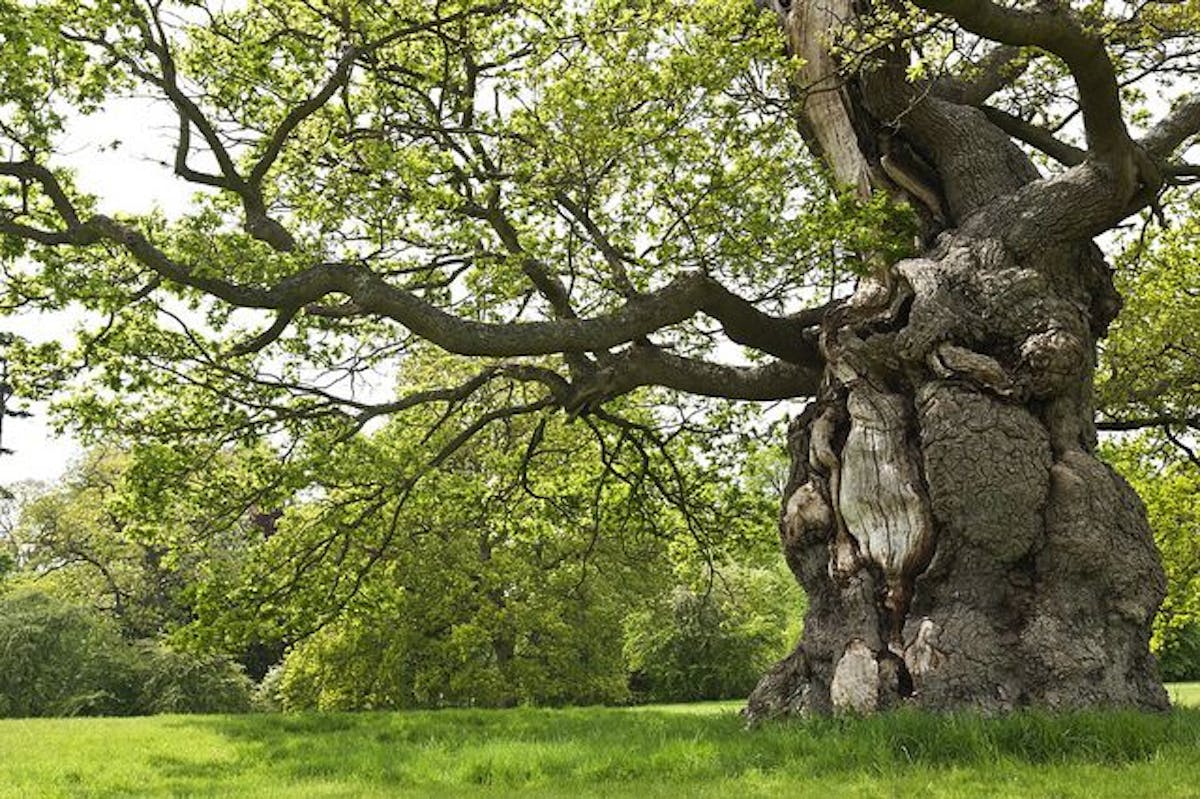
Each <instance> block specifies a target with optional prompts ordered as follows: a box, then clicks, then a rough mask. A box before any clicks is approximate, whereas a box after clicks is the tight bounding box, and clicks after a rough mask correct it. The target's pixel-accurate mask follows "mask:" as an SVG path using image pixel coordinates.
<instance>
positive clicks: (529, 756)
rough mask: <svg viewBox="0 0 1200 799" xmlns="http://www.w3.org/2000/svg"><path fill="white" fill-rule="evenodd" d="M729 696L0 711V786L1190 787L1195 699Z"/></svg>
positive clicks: (1019, 793)
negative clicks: (482, 704)
mask: <svg viewBox="0 0 1200 799" xmlns="http://www.w3.org/2000/svg"><path fill="white" fill-rule="evenodd" d="M1173 695H1174V696H1175V697H1176V698H1177V700H1179V701H1183V702H1187V701H1190V702H1193V703H1198V704H1200V684H1190V685H1180V686H1175V687H1173ZM737 707H738V704H737V703H708V704H702V705H668V706H657V707H650V708H637V709H594V708H587V709H571V710H528V709H518V710H502V711H469V710H461V711H460V710H452V711H440V712H411V713H363V714H355V715H350V714H328V715H297V716H276V715H261V716H191V717H184V716H158V717H151V718H137V719H66V720H43V719H29V720H8V721H2V722H0V796H5V797H7V796H12V797H38V796H146V795H152V796H159V795H179V796H214V797H216V796H220V797H226V796H229V797H242V796H276V797H292V796H345V797H359V796H431V797H432V796H439V797H440V796H521V797H526V796H535V797H536V796H568V797H572V798H574V797H584V796H636V797H655V796H662V797H667V796H670V797H677V796H687V797H691V796H711V797H726V796H736V797H738V799H742V797H753V796H813V797H826V796H853V797H872V796H878V797H891V796H964V797H976V796H988V797H1022V799H1023V798H1024V797H1043V796H1061V797H1076V796H1077V797H1087V798H1088V799H1097V798H1098V797H1122V798H1124V797H1139V796H1146V797H1156V798H1157V797H1188V796H1190V797H1198V796H1200V709H1196V708H1181V709H1177V710H1175V711H1173V712H1172V713H1170V714H1163V715H1138V714H1105V715H1097V714H1089V715H1078V716H1070V717H1047V716H1043V715H1034V714H1026V715H1019V716H1015V717H1012V718H1006V719H994V720H983V719H978V718H974V717H929V716H920V715H916V714H899V715H891V716H887V717H879V718H870V719H858V720H850V719H842V720H830V719H817V720H809V721H803V722H796V723H792V724H787V725H777V726H769V727H767V728H764V729H760V730H756V731H746V730H744V729H743V727H742V725H741V722H740V720H739V718H738V717H737V715H736V709H737Z"/></svg>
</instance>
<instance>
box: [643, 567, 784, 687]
mask: <svg viewBox="0 0 1200 799" xmlns="http://www.w3.org/2000/svg"><path fill="white" fill-rule="evenodd" d="M802 615H803V595H802V594H801V593H800V591H799V590H798V589H797V588H796V584H795V580H794V578H793V577H792V576H791V575H790V574H786V573H785V570H774V571H772V570H766V569H754V568H748V567H734V568H731V569H728V570H726V571H723V572H722V573H721V574H720V575H719V579H717V580H715V581H714V582H712V583H711V584H710V585H709V586H706V587H703V588H698V589H697V588H692V587H688V586H677V587H675V588H674V589H673V590H672V591H670V592H669V593H667V594H664V595H663V596H661V597H660V598H658V599H657V601H656V602H654V603H653V604H652V605H651V607H649V608H647V609H646V610H639V611H635V612H633V613H631V614H630V615H629V616H627V617H626V619H625V641H624V651H625V657H626V660H627V662H628V667H629V669H630V671H631V672H632V676H631V680H632V683H633V686H634V690H635V691H636V692H637V694H638V698H639V699H642V700H650V701H655V702H690V701H696V700H702V699H725V698H731V697H742V696H746V695H747V694H749V692H750V691H751V690H752V689H753V688H754V685H755V684H756V683H757V682H758V679H759V678H760V677H761V676H762V675H763V673H764V672H765V671H766V669H767V668H768V667H769V666H770V665H771V664H773V663H774V662H775V661H776V660H778V659H779V658H780V657H781V656H782V655H783V654H785V653H786V652H787V649H788V646H789V645H793V644H794V643H795V638H796V634H797V633H798V629H797V627H796V625H795V622H796V621H797V620H798V619H800V618H801V617H802Z"/></svg>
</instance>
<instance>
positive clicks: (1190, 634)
mask: <svg viewBox="0 0 1200 799" xmlns="http://www.w3.org/2000/svg"><path fill="white" fill-rule="evenodd" d="M1155 638H1156V639H1158V640H1157V644H1158V646H1157V651H1156V652H1155V654H1156V655H1157V656H1158V666H1159V669H1160V670H1161V671H1162V677H1163V679H1164V680H1166V681H1167V682H1191V681H1194V680H1200V622H1198V621H1196V620H1195V619H1188V620H1187V621H1186V622H1184V623H1182V624H1172V625H1162V628H1161V629H1160V630H1158V631H1157V634H1156V636H1155Z"/></svg>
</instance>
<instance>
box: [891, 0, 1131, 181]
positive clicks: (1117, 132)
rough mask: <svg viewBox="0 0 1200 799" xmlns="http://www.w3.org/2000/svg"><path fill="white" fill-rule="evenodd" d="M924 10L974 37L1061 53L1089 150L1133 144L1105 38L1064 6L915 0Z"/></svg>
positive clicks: (1113, 151)
mask: <svg viewBox="0 0 1200 799" xmlns="http://www.w3.org/2000/svg"><path fill="white" fill-rule="evenodd" d="M915 2H916V5H917V6H919V7H921V8H923V9H925V10H926V11H933V12H935V13H940V14H946V15H948V16H950V17H952V18H954V19H955V20H957V22H958V23H959V24H960V25H962V27H963V28H964V29H966V30H968V31H970V32H971V33H974V34H976V35H978V36H983V37H985V38H988V39H991V40H993V41H996V42H1000V43H1002V44H1007V45H1012V46H1016V47H1038V48H1040V49H1042V50H1045V51H1047V52H1049V53H1052V54H1054V55H1056V56H1058V57H1059V58H1061V59H1062V60H1063V61H1064V62H1065V63H1066V65H1067V68H1068V69H1069V70H1070V71H1071V75H1072V76H1073V77H1074V79H1075V85H1076V87H1077V88H1078V90H1079V108H1080V111H1081V113H1082V114H1083V125H1084V129H1085V131H1086V133H1087V139H1088V148H1089V150H1090V151H1091V152H1092V153H1093V154H1095V155H1097V156H1099V157H1101V158H1105V159H1116V158H1119V157H1122V156H1124V155H1125V154H1126V153H1127V152H1128V151H1129V149H1130V147H1131V139H1130V137H1129V132H1128V130H1127V129H1126V128H1125V122H1124V119H1123V116H1122V109H1121V96H1120V89H1119V87H1118V84H1117V78H1116V72H1115V70H1114V69H1113V65H1112V61H1111V60H1110V59H1109V57H1108V51H1107V49H1106V48H1105V46H1104V38H1103V37H1102V36H1101V35H1100V34H1099V33H1097V32H1093V31H1091V30H1088V29H1087V28H1085V27H1084V26H1083V25H1082V24H1080V22H1079V20H1078V19H1076V18H1075V15H1074V14H1073V13H1072V12H1071V10H1070V9H1069V8H1067V7H1066V6H1065V4H1063V5H1059V4H1054V5H1052V6H1042V7H1041V8H1043V9H1044V10H1040V11H1024V10H1018V9H1015V8H1007V7H1004V6H1000V5H997V4H995V3H993V2H990V0H915Z"/></svg>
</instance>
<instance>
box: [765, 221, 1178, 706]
mask: <svg viewBox="0 0 1200 799" xmlns="http://www.w3.org/2000/svg"><path fill="white" fill-rule="evenodd" d="M1114 306H1115V302H1114V301H1112V294H1111V284H1110V283H1108V280H1107V273H1106V271H1105V270H1104V264H1103V261H1102V260H1101V259H1100V258H1099V255H1098V253H1097V252H1096V251H1095V248H1094V247H1091V246H1090V245H1080V246H1077V247H1062V248H1059V249H1048V250H1047V251H1046V252H1044V253H1040V254H1038V256H1036V257H1035V258H1033V259H1031V260H1028V261H1025V262H1017V261H1016V260H1015V259H1014V258H1012V257H1011V256H1010V255H1009V254H1008V253H1007V252H1005V250H1004V248H1002V247H998V246H996V244H995V243H994V242H992V241H967V240H960V241H958V242H954V241H947V242H943V245H942V247H941V248H940V249H939V250H938V251H936V252H933V253H931V254H930V256H929V257H926V258H921V259H913V260H910V261H902V262H901V263H899V264H897V266H896V268H895V269H894V272H893V275H892V279H891V285H890V287H888V288H886V289H885V288H884V287H882V286H879V285H871V284H866V285H864V287H863V288H860V291H859V292H857V293H856V296H855V297H854V298H852V299H851V300H850V301H849V302H848V303H847V311H846V312H845V315H844V317H843V318H842V319H840V320H837V321H835V323H834V324H831V325H830V326H829V327H828V328H827V329H826V330H825V331H824V332H823V338H822V347H823V349H824V350H825V352H826V355H827V357H828V360H829V363H830V366H829V369H828V372H827V378H826V382H825V389H824V391H823V394H822V396H821V398H820V399H819V400H818V402H816V403H814V404H813V405H811V406H810V407H809V408H808V409H806V411H805V413H804V414H803V415H802V416H801V417H800V418H799V419H797V420H796V423H795V424H794V425H793V428H792V430H791V431H790V432H789V446H790V448H791V453H792V475H791V480H790V484H789V487H788V491H787V499H786V502H785V507H784V509H783V515H782V521H781V538H782V543H783V550H784V554H785V556H786V558H787V561H788V564H789V566H790V567H791V569H792V571H793V573H794V574H795V575H796V577H797V579H798V580H799V582H800V583H801V585H802V586H803V587H804V589H805V591H806V593H807V594H808V597H809V610H808V615H807V617H806V619H805V630H804V636H803V640H802V641H801V642H800V644H799V646H798V648H797V649H796V651H795V652H794V653H793V654H792V655H790V656H789V657H787V658H785V659H784V660H783V661H781V662H780V663H779V664H778V665H777V666H776V667H775V668H774V669H773V670H772V671H771V672H770V673H769V674H767V675H766V676H765V677H764V678H763V679H762V681H761V683H760V684H759V686H758V688H757V689H756V690H755V691H754V693H753V694H752V696H751V697H750V702H749V705H748V707H747V710H746V714H747V716H748V718H749V719H750V720H751V721H759V720H762V719H765V718H770V717H774V716H779V715H787V714H794V713H830V712H836V711H841V710H844V711H852V712H857V713H869V712H874V711H877V710H886V709H889V708H892V707H898V706H912V707H919V708H924V709H929V710H936V711H952V710H963V709H970V710H974V711H979V712H984V713H1004V712H1008V711H1012V710H1015V709H1018V708H1023V707H1042V708H1048V709H1053V710H1067V709H1081V708H1101V707H1105V708H1110V707H1130V708H1139V709H1146V710H1163V709H1166V708H1167V707H1168V701H1167V696H1166V692H1165V691H1164V689H1163V687H1162V684H1161V681H1160V679H1159V676H1158V669H1157V666H1156V664H1155V661H1154V658H1153V656H1152V655H1151V654H1150V651H1149V640H1150V625H1151V621H1152V619H1153V617H1154V613H1155V612H1156V610H1157V608H1158V605H1159V603H1160V602H1161V600H1162V597H1163V595H1164V593H1165V590H1166V579H1165V575H1164V573H1163V570H1162V566H1161V564H1160V561H1159V558H1158V553H1157V551H1156V550H1155V546H1154V541H1153V538H1152V536H1151V533H1150V529H1149V525H1148V524H1147V521H1146V514H1145V509H1144V508H1143V506H1142V504H1141V501H1140V500H1139V499H1138V497H1137V495H1136V494H1135V493H1134V491H1133V489H1132V488H1131V487H1130V486H1129V485H1128V484H1127V483H1126V482H1125V481H1124V480H1123V479H1122V478H1121V477H1120V476H1119V475H1117V474H1116V473H1115V472H1114V471H1112V470H1111V469H1110V468H1109V467H1107V466H1106V465H1104V464H1103V463H1101V462H1100V461H1099V460H1097V459H1096V458H1095V456H1094V455H1093V454H1092V450H1093V448H1094V444H1095V433H1094V428H1093V426H1092V421H1091V414H1092V409H1091V379H1092V364H1093V363H1094V357H1093V351H1094V350H1093V347H1094V340H1095V337H1096V336H1098V335H1099V334H1101V333H1102V331H1103V329H1104V327H1105V326H1106V325H1107V323H1108V321H1109V319H1111V314H1112V313H1113V312H1114V311H1115V308H1114Z"/></svg>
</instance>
